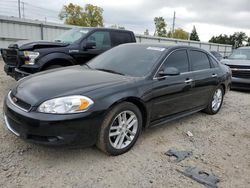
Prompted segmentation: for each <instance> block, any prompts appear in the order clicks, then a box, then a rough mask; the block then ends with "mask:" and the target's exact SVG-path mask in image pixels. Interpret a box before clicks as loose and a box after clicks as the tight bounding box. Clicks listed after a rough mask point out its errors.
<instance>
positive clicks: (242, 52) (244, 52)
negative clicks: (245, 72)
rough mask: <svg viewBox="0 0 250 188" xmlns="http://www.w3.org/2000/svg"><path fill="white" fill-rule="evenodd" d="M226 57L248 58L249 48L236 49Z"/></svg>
mask: <svg viewBox="0 0 250 188" xmlns="http://www.w3.org/2000/svg"><path fill="white" fill-rule="evenodd" d="M228 59H237V60H250V49H237V50H234V51H233V53H232V54H231V55H230V56H229V57H228Z"/></svg>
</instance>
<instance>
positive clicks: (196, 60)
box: [190, 50, 210, 71]
mask: <svg viewBox="0 0 250 188" xmlns="http://www.w3.org/2000/svg"><path fill="white" fill-rule="evenodd" d="M190 61H191V66H192V70H193V71H197V70H204V69H210V63H209V59H208V57H207V54H205V53H204V52H201V51H195V50H191V51H190Z"/></svg>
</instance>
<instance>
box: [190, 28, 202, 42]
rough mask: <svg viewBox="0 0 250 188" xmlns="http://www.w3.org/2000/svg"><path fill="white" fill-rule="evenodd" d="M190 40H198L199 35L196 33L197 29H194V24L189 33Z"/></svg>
mask: <svg viewBox="0 0 250 188" xmlns="http://www.w3.org/2000/svg"><path fill="white" fill-rule="evenodd" d="M190 40H194V41H200V39H199V35H198V33H197V31H196V28H195V26H194V27H193V30H192V32H191V34H190Z"/></svg>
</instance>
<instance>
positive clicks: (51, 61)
mask: <svg viewBox="0 0 250 188" xmlns="http://www.w3.org/2000/svg"><path fill="white" fill-rule="evenodd" d="M38 63H39V64H40V66H41V68H40V70H44V69H45V68H47V67H49V66H51V65H62V66H70V65H75V64H76V61H75V59H74V58H73V57H71V56H69V55H67V54H65V53H50V54H48V55H46V56H44V57H42V58H41V59H39V60H38Z"/></svg>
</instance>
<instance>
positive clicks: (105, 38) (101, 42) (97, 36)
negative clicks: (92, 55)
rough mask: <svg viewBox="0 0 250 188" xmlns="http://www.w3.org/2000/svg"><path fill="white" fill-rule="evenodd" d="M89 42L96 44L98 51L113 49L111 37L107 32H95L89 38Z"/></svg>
mask: <svg viewBox="0 0 250 188" xmlns="http://www.w3.org/2000/svg"><path fill="white" fill-rule="evenodd" d="M87 40H88V41H93V42H95V43H96V48H97V49H105V48H110V47H111V42H110V35H109V32H107V31H97V32H94V33H93V34H91V35H90V36H89V37H88V39H87Z"/></svg>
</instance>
